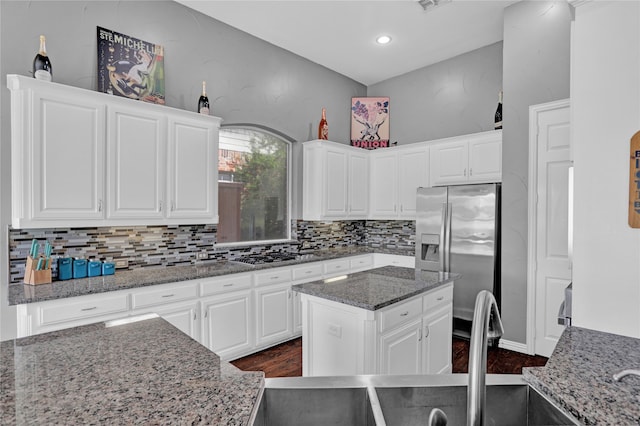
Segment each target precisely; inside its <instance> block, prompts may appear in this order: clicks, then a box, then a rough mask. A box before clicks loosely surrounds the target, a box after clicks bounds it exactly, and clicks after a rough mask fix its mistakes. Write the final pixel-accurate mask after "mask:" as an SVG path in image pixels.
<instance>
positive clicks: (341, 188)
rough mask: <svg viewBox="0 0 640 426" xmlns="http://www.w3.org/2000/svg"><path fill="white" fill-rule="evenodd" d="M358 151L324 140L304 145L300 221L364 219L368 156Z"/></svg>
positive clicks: (366, 213) (367, 191) (367, 187)
mask: <svg viewBox="0 0 640 426" xmlns="http://www.w3.org/2000/svg"><path fill="white" fill-rule="evenodd" d="M368 154H369V153H368V152H367V151H364V150H362V149H361V148H352V147H350V146H347V145H342V144H337V143H334V142H327V141H311V142H305V143H304V144H303V168H304V172H303V191H304V193H303V213H302V216H303V219H305V220H323V219H342V218H351V219H366V217H367V215H368V206H369V157H368Z"/></svg>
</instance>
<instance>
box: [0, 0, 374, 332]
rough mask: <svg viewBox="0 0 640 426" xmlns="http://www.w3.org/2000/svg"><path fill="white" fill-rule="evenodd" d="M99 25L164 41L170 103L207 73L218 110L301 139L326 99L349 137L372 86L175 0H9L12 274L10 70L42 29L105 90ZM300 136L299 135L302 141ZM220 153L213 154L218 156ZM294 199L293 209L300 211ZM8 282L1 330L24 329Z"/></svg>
mask: <svg viewBox="0 0 640 426" xmlns="http://www.w3.org/2000/svg"><path fill="white" fill-rule="evenodd" d="M96 26H101V27H104V28H108V29H111V30H114V31H118V32H121V33H124V34H127V35H130V36H132V37H136V38H140V39H142V40H145V41H149V42H153V43H156V44H160V45H163V46H164V47H165V83H166V103H167V105H168V106H171V107H174V108H180V109H186V110H191V111H195V109H196V105H197V100H198V97H199V95H200V90H201V82H202V80H206V81H207V92H208V95H209V100H210V101H211V103H212V110H213V112H212V114H213V115H216V116H219V117H222V118H223V120H224V121H223V125H224V124H233V123H251V124H257V125H261V126H266V127H269V128H272V129H275V130H277V131H279V132H281V133H283V134H285V135H287V136H289V137H290V138H292V139H294V140H297V141H304V140H309V139H314V138H316V137H317V125H318V122H319V120H320V114H321V109H322V107H325V108H327V121H328V122H329V137H330V138H331V139H332V140H335V141H336V142H343V143H346V142H347V141H348V140H349V130H350V121H349V117H350V107H351V97H353V96H365V95H366V87H365V86H363V85H362V84H360V83H357V82H355V81H353V80H351V79H349V78H347V77H344V76H342V75H340V74H338V73H335V72H333V71H330V70H328V69H327V68H324V67H322V66H320V65H318V64H315V63H313V62H310V61H308V60H306V59H302V58H300V57H298V56H296V55H294V54H292V53H290V52H288V51H286V50H283V49H280V48H278V47H275V46H273V45H271V44H268V43H266V42H264V41H262V40H259V39H257V38H255V37H253V36H250V35H248V34H246V33H244V32H241V31H238V30H235V29H233V28H231V27H229V26H228V25H226V24H223V23H221V22H219V21H216V20H214V19H211V18H209V17H206V16H204V15H202V14H200V13H199V12H195V11H193V10H191V9H188V8H186V7H184V6H182V5H180V4H178V3H175V2H173V1H152V2H151V1H148V2H144V1H118V2H116V1H6V0H2V1H0V52H1V54H0V171H1V172H0V173H1V174H0V189H1V198H0V226H1V228H2V229H3V230H5V231H3V232H0V277H2V278H0V279H1V280H2V281H5V280H6V279H7V278H6V277H7V276H8V270H7V265H8V258H7V256H8V255H7V244H8V243H7V233H6V227H7V226H8V224H9V223H10V194H11V186H10V121H9V119H10V110H9V97H10V96H9V90H8V89H7V88H6V75H7V74H22V75H29V72H30V71H31V64H32V62H33V57H34V56H35V54H36V52H37V49H38V36H39V35H40V34H44V35H46V36H47V51H48V54H49V56H50V58H51V61H52V64H53V78H54V81H55V82H58V83H62V84H67V85H70V86H76V87H81V88H85V89H90V90H95V89H96V86H97V84H96V81H97V79H96V68H97V65H96V63H97V47H96V45H97V42H96ZM294 145H295V144H294ZM300 157H301V150H300V149H299V148H297V147H295V148H294V179H293V183H294V185H293V191H294V200H299V199H300V195H301V185H298V184H297V183H298V182H300V181H301V176H302V175H301V171H300V169H299V168H298V167H297V164H299V161H296V159H298V160H299V159H300ZM212 160H213V159H212ZM298 204H299V203H297V202H294V211H293V217H294V218H295V217H297V216H298V212H299V211H300V210H299V209H298V208H297V206H298ZM6 288H7V285H6V283H4V285H0V314H1V315H0V338H2V339H3V338H5V337H6V336H7V334H6V333H7V330H11V329H13V330H15V325H14V324H13V322H14V321H15V316H14V315H13V309H11V308H8V306H7V302H6V300H7V297H6V294H4V293H3V291H5V290H4V289H6Z"/></svg>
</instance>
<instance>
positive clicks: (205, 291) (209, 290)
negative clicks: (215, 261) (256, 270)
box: [200, 273, 252, 296]
mask: <svg viewBox="0 0 640 426" xmlns="http://www.w3.org/2000/svg"><path fill="white" fill-rule="evenodd" d="M251 280H252V274H251V273H242V274H231V275H224V276H221V277H214V278H205V279H202V280H200V295H201V296H210V295H212V294H219V293H228V292H230V291H237V290H244V289H247V288H250V287H251Z"/></svg>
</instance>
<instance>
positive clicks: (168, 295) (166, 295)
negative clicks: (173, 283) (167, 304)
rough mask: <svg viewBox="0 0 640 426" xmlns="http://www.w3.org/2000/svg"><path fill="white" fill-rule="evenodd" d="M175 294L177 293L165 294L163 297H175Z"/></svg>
mask: <svg viewBox="0 0 640 426" xmlns="http://www.w3.org/2000/svg"><path fill="white" fill-rule="evenodd" d="M173 296H175V294H173V293H171V294H163V295H162V297H173Z"/></svg>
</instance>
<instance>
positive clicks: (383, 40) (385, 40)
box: [376, 35, 391, 44]
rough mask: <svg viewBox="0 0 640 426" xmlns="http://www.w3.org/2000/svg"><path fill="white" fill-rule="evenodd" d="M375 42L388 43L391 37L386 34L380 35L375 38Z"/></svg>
mask: <svg viewBox="0 0 640 426" xmlns="http://www.w3.org/2000/svg"><path fill="white" fill-rule="evenodd" d="M376 43H378V44H389V43H391V37H389V36H388V35H381V36H380V37H378V38H377V39H376Z"/></svg>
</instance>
